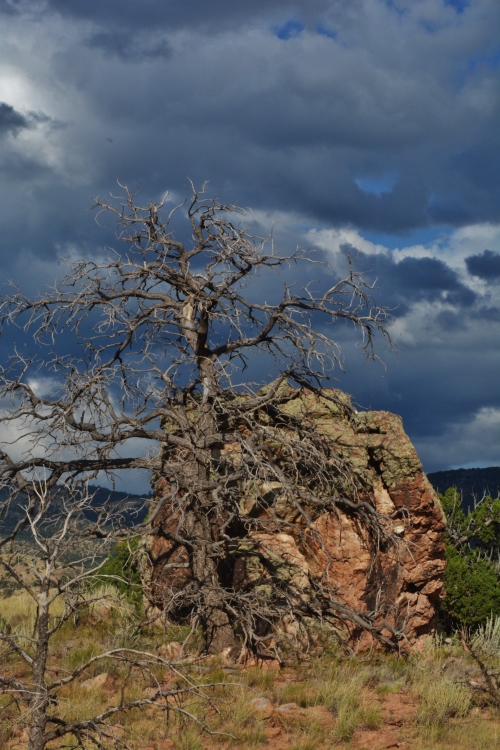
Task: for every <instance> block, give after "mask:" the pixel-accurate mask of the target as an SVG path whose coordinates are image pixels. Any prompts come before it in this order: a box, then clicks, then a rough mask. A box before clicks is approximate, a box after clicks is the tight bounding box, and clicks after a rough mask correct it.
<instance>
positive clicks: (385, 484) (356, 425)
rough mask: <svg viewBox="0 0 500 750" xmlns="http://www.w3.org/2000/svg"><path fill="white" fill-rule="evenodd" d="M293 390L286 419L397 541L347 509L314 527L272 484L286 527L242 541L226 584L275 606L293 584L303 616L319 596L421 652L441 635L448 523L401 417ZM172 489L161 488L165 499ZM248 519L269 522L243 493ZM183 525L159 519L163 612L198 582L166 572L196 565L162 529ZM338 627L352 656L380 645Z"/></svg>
mask: <svg viewBox="0 0 500 750" xmlns="http://www.w3.org/2000/svg"><path fill="white" fill-rule="evenodd" d="M286 388H287V392H286V396H287V398H286V399H283V398H281V399H280V407H279V408H280V410H281V412H284V413H285V414H287V415H289V416H290V417H292V418H295V419H298V420H300V421H302V420H307V421H308V422H309V423H311V422H313V423H314V425H315V428H316V430H317V432H318V433H319V434H321V436H322V437H323V438H324V439H325V441H327V442H328V443H329V444H330V445H331V447H332V449H333V450H334V451H335V454H336V455H337V456H340V457H341V459H343V461H344V462H345V464H346V465H347V466H348V467H349V469H350V470H351V472H352V479H351V480H350V481H351V483H352V481H354V484H355V485H356V487H357V490H356V498H357V501H358V502H360V501H361V502H365V503H369V504H370V505H372V506H373V507H375V508H376V509H377V511H378V512H379V513H380V514H381V515H383V516H384V518H385V520H384V524H385V526H386V528H387V530H388V531H389V532H390V533H391V534H392V536H393V539H396V540H399V541H398V543H396V544H387V543H385V542H384V541H383V540H381V539H380V537H378V536H377V535H376V534H374V533H373V532H372V531H370V529H369V528H367V527H366V526H364V525H362V524H360V522H359V520H357V518H356V517H355V516H352V515H350V514H347V512H345V511H343V510H342V509H341V508H340V507H339V508H338V509H337V511H336V512H335V513H333V512H324V511H323V512H321V511H320V512H319V513H316V514H315V515H314V514H313V515H312V516H309V519H308V526H309V528H307V524H306V525H305V524H304V519H303V518H301V516H300V513H298V512H297V510H296V508H294V506H293V504H290V503H288V502H287V500H286V497H285V496H284V495H283V496H281V497H280V495H279V492H280V488H279V486H278V485H279V483H272V482H270V483H268V484H269V486H266V487H265V488H261V489H260V494H261V496H262V494H265V493H266V492H267V493H271V494H272V493H274V497H275V501H274V506H273V513H274V515H275V517H276V518H278V519H279V520H280V521H282V522H283V525H282V527H279V528H278V527H277V528H276V529H275V531H274V532H266V531H265V530H260V529H257V530H254V531H250V532H249V533H248V534H247V535H246V536H244V537H242V538H240V540H239V542H238V544H237V551H236V552H234V550H233V553H232V556H231V558H230V559H228V561H227V570H225V571H222V576H223V578H224V585H226V586H228V587H232V588H233V589H234V590H235V591H238V590H239V591H241V590H243V589H246V590H250V589H251V588H252V587H253V589H254V590H255V591H258V592H259V593H260V594H262V595H263V596H268V597H272V596H273V586H274V585H275V584H276V582H279V581H281V583H283V582H286V585H287V586H288V590H289V591H291V592H292V594H291V596H292V600H293V598H295V601H296V604H297V607H300V606H302V605H304V604H307V601H308V598H313V597H314V596H315V595H317V592H318V591H321V592H322V594H323V595H326V597H327V598H328V597H329V598H330V599H331V600H332V601H333V602H337V603H340V604H341V605H345V606H346V607H348V608H350V609H351V610H354V611H356V612H360V613H376V621H377V622H378V624H381V623H383V622H386V623H388V624H389V625H390V626H391V627H393V628H395V629H396V630H398V631H400V632H403V633H404V638H403V640H402V642H401V645H402V646H403V647H406V648H410V649H411V648H419V647H420V646H421V645H422V644H423V641H424V639H425V637H426V636H428V635H430V634H432V633H433V631H434V628H435V625H436V618H437V611H438V608H439V603H440V600H441V597H442V587H443V573H444V568H445V551H444V517H443V513H442V510H441V507H440V504H439V499H438V497H437V495H436V493H435V492H434V490H433V488H432V487H431V485H430V483H429V482H428V480H427V478H426V476H425V474H424V472H423V470H422V465H421V463H420V461H419V458H418V456H417V454H416V452H415V449H414V447H413V445H412V443H411V441H410V440H409V438H408V436H407V435H406V433H405V432H404V430H403V425H402V420H401V418H400V417H398V416H396V415H394V414H390V413H388V412H374V411H370V412H360V413H357V412H356V410H354V409H352V408H351V406H350V401H349V397H348V396H346V394H344V393H342V392H341V391H338V390H333V389H332V390H328V391H324V392H323V393H324V394H325V396H326V398H325V397H323V396H319V395H317V394H315V393H313V392H311V391H309V390H307V389H301V390H296V389H293V388H292V387H290V386H286ZM328 396H330V397H333V398H334V400H331V399H329V398H328ZM223 452H225V453H227V455H228V456H230V455H231V454H232V453H234V454H235V455H236V454H237V447H236V446H235V445H227V446H225V447H224V448H223ZM234 460H236V459H234ZM336 481H337V480H336ZM271 485H273V486H271ZM166 487H167V484H166V483H165V481H164V480H161V479H159V480H158V482H157V486H156V493H157V496H158V497H160V496H161V495H163V494H164V493H165V489H166ZM334 489H335V487H334V486H333V487H332V491H334ZM342 491H343V492H345V491H346V488H345V487H343V488H342ZM276 498H277V499H276ZM240 512H241V513H242V515H243V516H244V515H245V514H247V515H248V517H249V518H250V517H253V518H259V516H260V517H264V516H265V514H266V510H265V507H264V506H263V505H259V504H258V503H256V502H255V499H254V496H253V495H252V492H249V491H248V488H245V487H242V489H241V501H240ZM178 524H179V517H178V512H177V511H174V510H173V508H170V509H169V507H168V504H167V506H166V507H165V509H164V511H163V513H162V514H161V515H160V516H159V517H158V519H157V525H158V528H159V531H160V535H159V536H157V537H155V538H154V540H153V541H152V544H151V548H150V555H151V561H152V577H151V579H150V583H149V587H148V590H149V591H150V599H151V601H152V603H154V604H155V606H159V607H160V608H161V607H162V606H163V603H162V598H165V597H167V596H170V597H171V596H172V594H174V595H175V596H176V597H178V600H179V601H180V600H181V598H182V590H183V588H184V587H189V583H190V580H191V578H190V572H189V568H188V567H166V566H168V565H169V564H170V565H172V563H174V564H176V565H178V564H179V563H180V564H186V563H188V560H189V556H188V553H187V551H186V549H185V548H184V547H183V546H182V545H179V544H174V543H172V542H171V541H169V540H168V539H166V538H165V537H164V536H162V535H161V528H164V529H168V530H172V529H173V528H179V526H178ZM162 592H163V593H162ZM277 627H279V626H278V624H277ZM337 627H338V628H339V629H340V630H341V631H342V632H343V635H344V637H345V638H346V639H348V641H349V643H350V645H351V646H352V647H354V648H359V649H362V650H363V649H366V648H369V647H370V646H371V645H372V637H371V636H370V635H369V634H368V633H366V632H365V631H363V630H361V629H360V628H358V627H356V625H355V624H352V623H349V622H348V621H343V622H342V621H339V622H338V623H337ZM387 634H388V635H389V631H387Z"/></svg>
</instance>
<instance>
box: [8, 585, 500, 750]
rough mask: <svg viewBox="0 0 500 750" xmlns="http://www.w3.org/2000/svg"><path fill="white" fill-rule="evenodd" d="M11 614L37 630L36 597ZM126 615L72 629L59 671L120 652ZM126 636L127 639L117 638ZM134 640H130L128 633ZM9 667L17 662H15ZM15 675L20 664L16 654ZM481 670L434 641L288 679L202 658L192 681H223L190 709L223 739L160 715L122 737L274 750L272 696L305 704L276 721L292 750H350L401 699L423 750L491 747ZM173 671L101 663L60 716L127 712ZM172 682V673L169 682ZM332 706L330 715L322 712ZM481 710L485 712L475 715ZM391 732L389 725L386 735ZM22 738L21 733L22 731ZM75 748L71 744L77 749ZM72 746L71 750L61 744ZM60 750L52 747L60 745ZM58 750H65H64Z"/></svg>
mask: <svg viewBox="0 0 500 750" xmlns="http://www.w3.org/2000/svg"><path fill="white" fill-rule="evenodd" d="M101 593H102V599H103V600H104V599H106V598H107V600H111V599H113V598H114V597H115V596H116V591H112V590H109V591H103V592H101ZM1 604H2V605H4V604H6V606H2V609H1V612H2V615H3V617H4V618H5V620H6V621H8V622H9V624H10V625H11V627H13V628H16V629H17V632H18V634H20V635H21V637H23V636H22V633H23V628H24V629H25V630H26V632H28V631H29V629H30V628H32V625H33V617H34V609H33V607H32V606H31V602H30V600H29V598H28V597H26V596H25V595H22V594H15V595H14V596H11V597H8V598H7V599H3V600H1ZM127 618H128V614H127V612H126V611H125V609H121V608H119V607H116V608H114V609H112V610H111V609H110V610H109V611H108V612H107V613H104V616H102V617H101V616H100V613H99V612H97V613H96V612H94V611H93V610H92V609H91V608H89V609H88V610H87V612H86V613H85V614H84V616H83V617H82V618H81V619H80V621H79V622H77V623H76V624H75V623H73V621H70V622H68V623H66V625H65V626H64V628H63V629H62V631H61V632H60V633H58V635H57V637H56V638H55V639H54V641H53V644H52V656H51V667H52V668H54V669H57V670H59V672H60V673H64V672H65V671H71V670H73V669H75V667H78V666H79V665H80V664H82V663H84V662H85V661H87V660H88V659H89V658H91V657H92V656H94V655H95V654H96V653H99V652H103V651H105V650H108V649H109V648H112V647H113V646H115V645H116V643H117V642H118V641H122V640H123V639H125V638H126V633H125V630H126V628H125V625H124V623H123V621H124V620H125V624H126V620H127ZM120 628H121V634H119V635H117V632H118V633H119V632H120ZM124 633H125V635H124ZM181 635H185V631H182V630H181V629H180V628H177V629H176V628H172V629H170V628H167V629H166V631H164V632H161V631H159V630H156V631H150V632H149V633H146V634H144V635H143V636H140V638H139V641H137V642H135V643H134V645H135V646H136V647H138V648H145V649H147V650H149V651H154V650H155V649H156V648H157V647H158V646H159V645H161V644H163V643H165V642H166V641H167V642H168V640H181V637H180V636H181ZM9 660H11V661H10V662H9ZM7 662H8V663H11V665H12V669H13V670H16V669H20V668H21V667H20V664H19V662H18V661H16V658H15V656H13V655H12V654H11V655H9V656H8V659H7ZM471 669H472V670H473V669H474V665H473V664H472V662H471V661H470V658H469V657H468V655H467V654H465V653H464V652H463V650H461V647H460V645H459V644H458V643H453V644H452V645H446V644H444V643H443V642H440V641H434V643H431V644H430V645H429V647H428V648H427V650H426V651H425V653H424V654H422V655H419V656H415V657H412V658H411V659H398V658H395V657H393V656H387V655H385V656H384V655H376V654H375V655H372V656H371V657H370V658H367V659H366V660H362V659H354V658H350V659H347V658H341V657H340V655H339V654H338V653H335V652H330V653H327V654H326V655H324V656H322V657H321V658H318V659H316V660H314V661H311V662H308V663H306V664H302V665H297V666H296V667H295V668H294V669H291V668H289V669H288V670H287V672H286V679H285V676H284V675H283V674H282V673H276V672H274V671H273V670H269V669H260V668H257V667H253V668H250V669H246V670H238V669H234V668H233V669H229V670H228V669H227V667H226V665H225V664H224V663H223V661H222V660H220V659H212V660H211V661H210V662H205V661H202V662H200V663H199V664H198V665H195V666H193V668H192V669H191V670H190V673H189V678H190V679H191V680H195V681H198V682H199V683H204V684H207V683H218V685H216V686H214V687H212V688H210V689H207V691H206V692H207V694H208V695H209V697H210V699H211V701H212V707H211V705H210V703H207V702H204V701H203V700H201V699H199V698H196V699H195V698H193V697H191V698H190V699H187V700H186V703H185V704H184V708H186V709H187V710H188V711H189V712H190V713H191V714H192V715H193V716H194V717H195V718H196V719H198V720H199V722H202V723H203V722H206V724H207V726H208V727H209V728H210V729H211V730H212V732H214V734H211V735H210V734H207V733H204V732H203V731H202V727H201V725H200V724H198V723H197V722H196V721H193V720H192V719H189V718H188V717H184V718H182V717H181V716H179V715H178V714H177V715H176V714H175V713H173V712H172V711H170V712H169V715H168V717H167V715H166V714H165V712H164V711H162V710H161V709H160V708H154V707H150V708H146V709H144V710H134V711H132V712H130V713H128V714H125V713H123V714H120V715H118V716H117V717H116V719H115V720H114V723H115V728H116V733H117V734H119V735H120V736H122V737H123V739H124V740H126V741H127V743H128V744H129V746H130V747H131V748H132V749H133V750H143V748H144V747H147V746H148V744H149V745H151V746H153V747H154V746H155V744H156V746H157V748H158V749H159V748H161V747H162V744H163V741H164V740H165V739H166V738H167V737H170V738H171V739H172V740H173V741H174V744H175V748H176V750H216V749H217V748H220V749H221V750H229V748H233V747H234V748H237V749H238V750H258V749H259V748H262V750H264V749H265V748H268V750H272V748H273V740H269V739H268V738H267V736H266V729H267V727H269V726H270V721H268V720H267V719H266V718H265V717H264V718H262V717H259V716H258V715H256V714H255V712H254V709H253V707H252V705H251V700H252V698H255V697H262V698H267V699H268V700H270V701H271V703H272V704H273V705H274V706H275V707H277V706H279V705H282V704H285V703H295V704H297V706H299V707H300V708H299V710H296V711H295V712H292V713H293V715H290V717H289V718H288V719H286V718H284V717H283V716H282V715H281V714H280V716H279V718H276V716H277V715H276V716H275V717H274V718H273V720H272V721H271V725H272V722H274V724H275V725H276V722H277V723H278V725H279V726H280V727H281V730H282V735H283V736H282V737H281V739H280V742H281V746H282V747H285V746H286V747H287V748H289V749H290V750H331V749H332V748H338V750H347V748H349V747H350V746H351V745H352V739H353V735H354V733H355V732H356V731H357V730H370V731H376V730H377V729H379V728H381V727H382V725H383V712H382V710H381V706H383V704H384V701H386V700H389V699H392V698H393V695H392V694H397V693H400V694H401V696H402V699H405V700H410V701H412V700H414V701H415V702H416V703H418V707H417V708H416V718H415V720H414V721H412V720H411V719H410V720H408V721H407V723H406V725H405V726H404V727H402V729H401V731H402V732H403V733H405V738H406V741H408V743H409V744H410V746H411V747H412V748H415V749H416V750H487V749H488V750H490V748H493V747H496V746H498V741H499V736H498V733H499V729H498V727H499V722H498V720H497V719H495V718H494V716H493V714H492V713H491V711H490V713H489V714H488V716H486V715H483V714H481V713H479V714H477V715H476V714H475V713H474V711H473V712H472V713H471V708H472V707H473V702H474V696H473V694H472V693H471V692H470V691H469V688H468V687H467V679H468V678H469V677H470V675H471ZM103 671H105V672H107V673H108V675H109V677H110V678H109V680H108V682H107V683H106V686H105V687H102V688H91V689H88V688H85V687H84V686H82V682H83V681H84V680H85V679H88V678H89V677H93V676H95V675H96V674H98V673H99V672H103ZM165 675H166V672H165V669H164V668H162V669H159V670H158V672H157V673H155V674H154V675H151V674H149V675H148V674H143V675H142V676H139V675H134V676H132V677H131V678H129V679H128V681H127V668H126V667H125V666H124V665H120V664H117V663H116V662H109V663H108V662H99V663H97V664H96V665H95V666H94V667H92V668H91V669H89V670H88V672H87V673H86V674H85V675H82V677H81V678H80V679H79V680H77V681H76V682H75V683H74V684H72V685H70V686H67V687H66V688H64V689H61V690H60V691H59V694H58V696H57V698H58V711H60V712H61V713H62V714H63V715H64V717H65V718H66V719H75V720H78V719H86V718H90V717H91V716H92V715H94V714H96V713H99V712H100V711H102V709H103V708H104V707H105V706H107V705H117V702H118V701H119V699H120V690H119V687H120V686H121V685H123V684H125V689H124V697H125V699H126V700H127V699H129V700H131V699H134V698H140V697H145V696H146V695H147V694H148V693H147V690H148V689H150V688H151V687H153V686H154V685H156V684H157V682H156V681H159V682H161V680H162V679H163V678H165ZM167 677H168V675H167ZM7 702H8V701H7V700H6V696H3V697H2V700H1V702H0V722H1V721H2V720H3V721H4V725H5V727H6V729H5V732H4V734H3V735H0V746H1V747H2V748H3V747H5V748H6V750H7V749H8V748H9V747H10V745H11V743H12V737H11V736H10V735H11V734H12V732H11V733H10V734H9V730H8V725H9V723H10V722H11V721H12V719H14V718H15V716H14V713H15V711H16V710H17V709H15V707H12V706H10V707H8V708H5V706H6V704H7ZM317 706H323V707H325V708H326V709H327V710H328V711H329V712H330V718H328V714H327V713H326V712H324V713H323V714H321V712H319V713H318V712H317V711H316V712H315V711H314V707H317ZM475 710H476V711H477V710H479V709H475ZM386 729H387V727H385V730H386ZM12 731H13V732H14V734H15V733H16V732H17V734H19V731H20V729H19V728H16V727H14V728H13V730H12ZM66 746H71V743H69V745H68V744H67V745H66ZM61 747H62V745H61ZM51 750H52V748H51ZM53 750H56V748H55V747H54V748H53Z"/></svg>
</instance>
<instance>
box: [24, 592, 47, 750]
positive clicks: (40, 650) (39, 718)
mask: <svg viewBox="0 0 500 750" xmlns="http://www.w3.org/2000/svg"><path fill="white" fill-rule="evenodd" d="M41 596H43V601H42V603H41V604H39V611H38V633H37V650H36V655H35V663H34V665H33V693H34V694H33V698H32V699H31V706H30V709H31V710H30V730H29V737H30V738H29V743H28V750H43V749H44V747H45V727H46V725H47V709H48V707H49V696H48V692H47V683H46V682H45V671H46V668H47V653H48V648H49V635H48V630H49V610H48V605H47V604H46V598H47V597H46V595H44V594H42V595H41Z"/></svg>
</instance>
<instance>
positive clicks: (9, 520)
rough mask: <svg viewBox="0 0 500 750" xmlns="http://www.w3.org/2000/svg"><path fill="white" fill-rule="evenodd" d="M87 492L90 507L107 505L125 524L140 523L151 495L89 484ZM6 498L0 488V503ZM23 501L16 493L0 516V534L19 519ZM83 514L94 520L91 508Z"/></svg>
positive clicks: (6, 531)
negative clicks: (132, 493) (7, 509)
mask: <svg viewBox="0 0 500 750" xmlns="http://www.w3.org/2000/svg"><path fill="white" fill-rule="evenodd" d="M88 494H89V496H90V497H91V498H92V500H91V506H92V507H94V508H99V507H102V506H104V505H107V506H109V508H110V510H111V511H112V513H113V515H114V516H115V522H116V521H118V520H119V521H120V522H121V523H122V524H123V525H125V526H133V525H134V524H136V523H141V522H142V521H143V520H144V519H145V517H146V515H147V513H148V510H149V501H150V500H151V496H148V495H131V494H128V493H127V492H119V491H116V490H110V489H108V488H107V487H98V486H97V485H90V484H89V486H88ZM7 498H8V492H7V491H6V490H5V489H4V490H0V503H1V502H2V501H3V500H6V499H7ZM25 501H26V498H25V496H23V495H22V494H20V495H18V496H17V497H16V498H15V499H14V501H13V503H12V504H11V506H10V508H9V511H8V512H7V513H6V514H4V515H3V516H1V517H0V535H6V534H9V533H10V532H11V530H12V529H13V528H14V527H15V525H16V523H17V522H18V521H19V519H20V518H22V517H23V515H24V511H23V506H24V503H25ZM57 512H58V510H57V505H56V506H54V513H55V514H57ZM84 515H85V517H86V518H87V519H88V520H89V521H92V520H94V517H95V516H94V514H93V512H92V511H91V510H87V511H85V513H84Z"/></svg>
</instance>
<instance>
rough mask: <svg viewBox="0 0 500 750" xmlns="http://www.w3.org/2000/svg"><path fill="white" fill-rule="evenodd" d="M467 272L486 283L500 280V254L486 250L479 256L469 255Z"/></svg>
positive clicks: (466, 261)
mask: <svg viewBox="0 0 500 750" xmlns="http://www.w3.org/2000/svg"><path fill="white" fill-rule="evenodd" d="M465 263H466V265H467V270H468V271H469V273H471V274H472V275H473V276H479V278H481V279H485V280H486V281H489V280H493V279H495V280H496V279H500V254H499V253H494V252H493V251H492V250H485V251H484V252H482V253H480V254H479V255H469V257H468V258H466V259H465Z"/></svg>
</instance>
